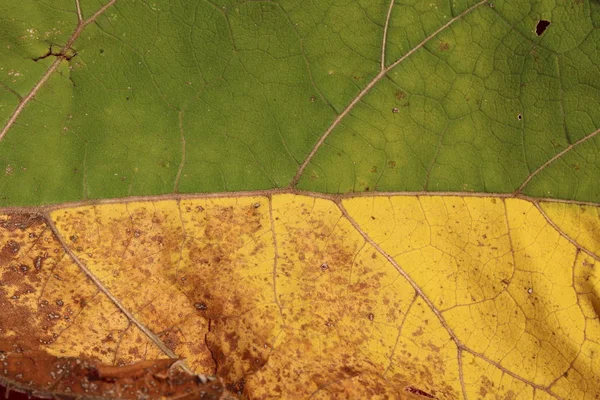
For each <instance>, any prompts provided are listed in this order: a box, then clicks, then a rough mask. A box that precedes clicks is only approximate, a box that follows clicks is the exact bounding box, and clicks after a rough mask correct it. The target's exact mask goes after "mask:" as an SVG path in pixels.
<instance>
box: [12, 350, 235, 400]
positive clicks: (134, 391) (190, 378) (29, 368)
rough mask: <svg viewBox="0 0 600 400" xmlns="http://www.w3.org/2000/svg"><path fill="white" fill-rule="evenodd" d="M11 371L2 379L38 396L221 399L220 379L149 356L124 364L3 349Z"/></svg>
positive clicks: (167, 360)
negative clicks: (190, 373)
mask: <svg viewBox="0 0 600 400" xmlns="http://www.w3.org/2000/svg"><path fill="white" fill-rule="evenodd" d="M0 360H2V363H3V365H4V370H5V371H6V372H5V374H4V376H3V382H6V381H7V382H9V383H10V385H11V386H12V387H13V388H14V389H17V390H24V391H26V392H27V393H31V392H32V391H35V392H36V395H37V396H41V395H44V396H43V397H46V396H49V397H59V398H63V397H64V398H75V397H77V398H79V397H86V398H87V397H102V398H106V397H111V398H112V397H119V398H139V394H140V393H144V396H145V397H147V398H167V397H169V398H171V397H186V398H202V399H219V398H221V397H222V395H223V391H224V387H223V386H224V385H223V384H222V382H221V381H220V380H212V381H210V380H209V381H207V382H206V383H203V382H202V381H203V380H202V379H199V378H198V377H197V376H195V375H188V374H187V373H185V372H183V371H181V370H180V369H178V368H171V365H172V364H173V363H174V362H175V361H176V360H170V359H162V360H145V361H140V362H138V363H134V364H129V365H125V366H113V365H106V364H101V363H98V362H97V361H95V360H92V359H87V358H81V359H76V358H62V357H55V356H52V355H50V354H48V353H46V352H43V351H26V352H23V353H8V352H7V353H4V352H0Z"/></svg>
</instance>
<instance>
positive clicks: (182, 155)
mask: <svg viewBox="0 0 600 400" xmlns="http://www.w3.org/2000/svg"><path fill="white" fill-rule="evenodd" d="M179 134H180V136H181V162H180V163H179V169H178V170H177V176H176V177H175V184H174V185H173V193H178V192H179V181H180V180H181V172H182V171H183V167H184V166H185V134H184V132H183V110H180V111H179Z"/></svg>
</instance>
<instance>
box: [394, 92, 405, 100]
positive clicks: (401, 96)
mask: <svg viewBox="0 0 600 400" xmlns="http://www.w3.org/2000/svg"><path fill="white" fill-rule="evenodd" d="M394 96H396V99H398V100H402V99H403V98H405V97H406V93H404V92H403V91H402V90H396V93H395V94H394Z"/></svg>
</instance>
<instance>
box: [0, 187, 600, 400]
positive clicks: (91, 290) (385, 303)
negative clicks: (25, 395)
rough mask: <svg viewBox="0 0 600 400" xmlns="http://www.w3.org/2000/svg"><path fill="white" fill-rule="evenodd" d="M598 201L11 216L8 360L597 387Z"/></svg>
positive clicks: (291, 381)
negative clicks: (154, 362) (154, 363)
mask: <svg viewBox="0 0 600 400" xmlns="http://www.w3.org/2000/svg"><path fill="white" fill-rule="evenodd" d="M598 212H599V211H598V208H597V207H596V206H582V205H575V204H568V203H545V202H542V203H538V202H536V201H533V202H531V201H526V200H521V199H512V198H502V197H478V196H475V197H456V196H385V195H379V196H345V197H343V198H339V197H332V198H330V197H327V196H320V197H308V196H301V195H295V194H274V195H270V196H267V197H265V196H229V197H213V196H201V197H198V196H196V197H193V198H184V199H181V200H178V201H174V200H153V201H127V202H117V203H114V202H108V203H105V204H98V205H73V206H66V207H52V208H46V209H43V214H41V215H46V216H45V217H43V216H33V215H30V214H29V215H28V214H23V213H17V214H12V215H7V216H5V217H4V219H3V222H2V225H1V227H2V235H3V237H4V238H6V239H2V240H3V242H5V243H7V244H6V245H5V246H4V248H3V249H2V265H3V270H4V273H3V276H2V278H1V280H2V282H3V286H2V290H3V292H4V297H3V299H4V300H2V301H3V304H2V307H1V308H0V310H1V311H0V312H2V314H3V316H2V319H1V321H7V323H3V324H2V326H0V328H1V329H2V331H1V332H2V341H0V344H1V345H2V353H0V354H2V357H3V358H4V359H6V358H7V357H8V359H10V357H21V356H20V354H29V353H35V354H46V355H44V356H36V359H47V358H48V357H59V358H58V360H61V361H60V362H65V361H62V360H70V359H71V358H78V357H79V358H84V359H86V360H93V362H96V363H98V362H101V363H105V364H111V363H116V364H117V365H123V364H126V363H131V362H148V361H144V360H148V359H153V358H155V359H160V358H163V357H164V354H167V355H171V354H176V355H177V356H179V357H181V358H184V359H185V365H186V366H187V367H188V368H189V369H190V370H192V371H195V372H196V373H201V374H207V375H216V376H218V377H220V378H221V379H223V381H224V383H225V385H226V387H227V388H228V390H229V392H231V393H234V394H235V393H236V392H239V393H240V394H241V393H242V392H243V393H244V394H245V395H246V396H247V397H249V398H279V397H283V398H295V397H297V398H308V397H311V396H312V397H313V398H329V397H336V398H338V397H344V398H375V397H378V396H379V397H381V398H383V397H385V396H388V397H397V396H398V395H400V396H402V397H405V398H415V399H418V398H437V399H455V398H460V397H462V396H465V397H468V398H499V397H502V398H505V397H506V398H567V397H568V398H572V399H575V398H593V397H594V396H595V395H598V394H600V386H599V385H598V381H597V379H595V376H597V371H598V368H600V365H599V364H598V360H597V357H595V356H594V354H597V352H598V351H599V350H600V348H599V345H598V343H597V341H596V340H595V338H596V337H597V336H598V334H599V333H600V319H599V317H598V311H599V309H600V307H599V305H600V297H599V295H598V288H599V287H600V278H599V277H598V273H597V270H598V262H599V260H600V258H599V254H600V235H599V232H600V223H599V219H598ZM8 238H11V239H10V240H8V241H7V239H8ZM78 266H79V268H78ZM86 275H87V277H88V278H89V279H86ZM17 321H18V324H16V325H15V322H17ZM11 346H12V347H11ZM15 349H16V350H15ZM161 350H162V351H163V352H164V353H161ZM171 357H173V356H171ZM53 360H54V359H53ZM167 361H168V362H170V363H172V362H173V361H169V360H167ZM88 362H92V361H88ZM134 365H135V364H134ZM113 368H117V370H118V367H113ZM17 371H18V370H13V369H12V368H11V369H9V370H8V374H6V373H5V378H4V379H9V381H10V382H11V383H13V384H16V385H24V386H29V387H32V386H33V387H34V388H35V389H37V390H40V391H42V392H47V391H53V393H57V394H59V393H61V390H60V388H61V386H60V385H59V384H57V383H55V381H52V380H50V381H48V380H47V378H44V379H38V380H37V381H34V382H35V384H26V383H25V381H23V380H22V379H21V380H20V379H19V378H18V377H17V376H16V372H17ZM28 379H34V378H28ZM156 379H157V378H156V375H153V376H151V377H150V378H147V379H146V381H144V382H145V383H142V382H141V381H140V380H135V382H137V383H138V384H140V385H142V386H144V387H149V386H148V385H149V383H148V381H150V382H154V381H156ZM57 380H58V381H59V382H60V380H59V379H57ZM84 382H85V381H84ZM110 393H114V392H105V393H102V392H100V393H99V394H100V395H105V396H107V395H110Z"/></svg>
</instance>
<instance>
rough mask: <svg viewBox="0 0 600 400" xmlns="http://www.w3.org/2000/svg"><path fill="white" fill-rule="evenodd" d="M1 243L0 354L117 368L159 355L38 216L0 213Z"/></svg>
mask: <svg viewBox="0 0 600 400" xmlns="http://www.w3.org/2000/svg"><path fill="white" fill-rule="evenodd" d="M0 246H1V250H0V316H1V318H0V352H5V353H6V354H11V353H16V354H21V353H23V354H37V355H41V354H47V355H54V356H57V357H83V358H86V359H92V360H95V361H99V362H101V363H104V364H115V365H123V364H128V363H132V362H137V361H141V360H145V359H156V358H164V357H165V356H164V355H163V354H161V351H160V350H159V349H158V348H157V347H156V346H155V345H154V344H153V343H152V342H151V341H149V340H148V338H147V337H146V335H144V334H143V333H142V332H140V331H139V329H137V327H135V326H132V325H131V323H130V322H129V320H128V319H127V317H126V316H125V315H123V314H122V313H121V312H120V311H119V309H117V307H116V306H115V305H114V304H113V303H112V302H111V301H110V299H108V298H107V297H106V296H105V295H104V294H103V293H101V292H100V291H99V290H98V288H97V287H96V285H94V284H93V283H92V282H91V281H90V280H89V279H88V278H87V276H86V275H85V274H84V273H83V272H82V271H81V270H80V268H79V267H78V266H77V265H76V264H75V263H74V262H73V261H72V260H71V259H70V258H69V256H68V255H67V254H66V253H65V251H64V249H63V248H62V246H61V244H60V243H59V241H58V240H57V238H56V237H55V236H54V234H53V233H52V230H51V229H50V228H49V226H48V225H47V224H46V222H45V220H44V219H43V218H42V217H39V216H36V215H29V214H22V215H0ZM9 377H10V376H9ZM50 378H52V379H50ZM53 379H57V378H56V376H54V377H44V382H50V383H52V382H54V381H53ZM54 383H56V382H54Z"/></svg>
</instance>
